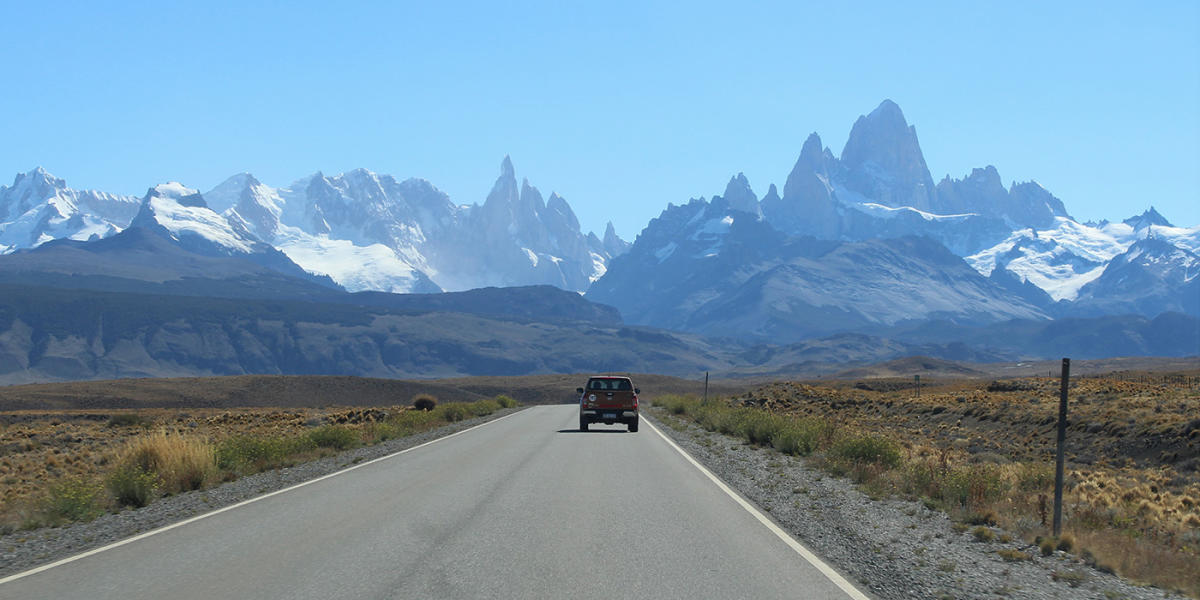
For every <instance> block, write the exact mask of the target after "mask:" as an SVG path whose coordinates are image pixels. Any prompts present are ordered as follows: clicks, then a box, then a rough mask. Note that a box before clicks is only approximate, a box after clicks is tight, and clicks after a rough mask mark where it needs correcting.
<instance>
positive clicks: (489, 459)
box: [0, 406, 848, 600]
mask: <svg viewBox="0 0 1200 600" xmlns="http://www.w3.org/2000/svg"><path fill="white" fill-rule="evenodd" d="M577 426H578V419H577V416H576V408H575V407H574V406H540V407H533V408H530V409H527V410H523V411H520V412H518V413H515V414H513V415H511V416H509V417H505V418H502V419H499V420H496V421H493V422H490V423H487V424H485V425H483V426H481V427H479V428H476V429H471V430H467V431H465V432H463V433H461V434H458V435H455V436H451V437H448V438H444V439H442V440H438V441H436V442H434V443H431V444H429V445H426V446H421V447H418V448H415V449H412V450H410V451H407V452H405V453H402V454H399V455H394V456H391V457H388V458H385V459H381V460H379V461H377V462H372V463H367V464H364V465H360V466H359V467H358V468H355V469H353V470H351V471H348V472H343V473H341V474H338V475H336V476H331V477H328V478H326V479H322V480H319V481H316V482H314V483H311V484H308V485H304V486H303V487H298V488H296V489H291V490H288V491H285V492H282V493H278V494H275V495H272V496H270V497H267V498H264V499H261V500H257V501H251V502H250V503H247V504H244V505H241V506H238V507H236V508H233V509H230V510H226V511H224V512H221V513H219V514H215V515H211V516H208V517H205V518H200V519H198V520H194V521H191V522H187V523H185V524H183V525H180V526H176V527H174V528H172V529H169V530H166V531H162V532H160V533H155V534H152V535H148V536H146V537H143V538H141V539H137V540H135V541H133V542H129V543H125V544H123V545H120V546H118V547H110V548H108V549H103V550H101V551H99V552H96V553H94V554H91V555H88V556H85V557H83V558H79V559H77V560H72V561H70V562H67V563H65V564H60V565H58V566H54V567H52V568H49V569H46V570H43V571H41V572H37V573H33V574H30V575H26V576H24V577H20V578H18V579H15V580H12V581H8V582H6V583H2V584H0V598H3V599H9V598H13V599H17V598H21V599H25V598H58V599H70V598H81V599H82V598H86V599H89V600H95V599H104V598H120V599H122V600H127V599H130V598H176V599H187V598H202V599H204V600H213V599H219V598H243V599H251V598H289V599H291V598H312V599H322V600H323V599H327V598H356V599H361V598H564V597H571V598H611V597H613V596H617V597H636V598H688V599H692V598H755V599H762V598H846V597H848V596H847V594H846V592H844V591H843V590H842V589H841V588H839V587H838V585H836V584H835V583H834V581H833V580H831V579H830V578H829V577H827V576H826V575H825V574H823V573H822V572H821V571H820V570H818V568H817V567H816V566H814V565H813V564H812V563H810V562H808V561H807V560H805V559H804V558H803V557H802V556H801V554H800V553H798V552H797V551H796V550H795V549H793V548H792V547H791V546H789V544H788V543H786V542H785V540H783V539H781V538H780V537H779V535H777V534H776V533H775V532H773V531H772V530H771V529H770V528H769V527H768V526H767V525H764V523H763V522H762V521H761V520H760V519H759V518H757V517H755V516H754V515H753V514H752V513H751V512H749V511H747V510H745V508H743V506H741V504H739V503H738V502H737V501H736V500H735V499H734V498H733V497H731V496H730V495H728V494H727V493H726V492H725V491H723V490H722V489H721V488H720V487H718V485H717V484H716V483H714V482H713V481H712V480H711V479H709V478H708V477H707V476H706V475H704V474H703V473H702V472H701V471H700V470H698V469H697V468H696V467H695V466H694V465H693V464H691V463H690V462H689V461H688V460H687V459H686V458H685V457H684V456H682V455H681V454H679V453H678V452H677V451H676V450H675V449H674V448H672V447H671V446H670V445H669V444H668V443H667V442H666V441H665V440H664V439H663V438H662V437H660V436H659V435H658V434H657V433H656V432H655V430H654V429H653V428H651V427H648V426H646V424H645V422H643V427H642V430H641V432H639V433H626V432H625V428H624V427H623V426H612V427H608V426H604V425H592V431H591V432H589V433H580V432H578V431H577V430H576V427H577Z"/></svg>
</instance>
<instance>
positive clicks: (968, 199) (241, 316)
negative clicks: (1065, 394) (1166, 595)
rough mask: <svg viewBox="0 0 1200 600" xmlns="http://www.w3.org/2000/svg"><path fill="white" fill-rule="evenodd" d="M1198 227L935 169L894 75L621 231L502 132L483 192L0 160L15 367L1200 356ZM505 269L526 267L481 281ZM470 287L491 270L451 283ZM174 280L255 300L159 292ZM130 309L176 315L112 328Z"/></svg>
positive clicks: (148, 370) (2, 364)
mask: <svg viewBox="0 0 1200 600" xmlns="http://www.w3.org/2000/svg"><path fill="white" fill-rule="evenodd" d="M781 175H782V174H781ZM1137 201H1138V200H1137V199H1131V203H1136V202H1137ZM1198 252H1200V226H1197V227H1190V228H1189V227H1177V226H1174V225H1173V224H1171V223H1170V222H1169V221H1168V220H1167V219H1166V218H1164V217H1163V216H1162V215H1160V214H1159V213H1158V212H1157V211H1155V210H1154V209H1153V208H1149V209H1148V210H1145V212H1143V213H1142V214H1139V215H1136V216H1133V217H1130V218H1128V219H1126V220H1124V221H1122V222H1119V223H1109V222H1101V223H1079V222H1077V221H1076V220H1074V219H1073V218H1071V217H1070V215H1069V213H1068V211H1067V207H1066V205H1065V204H1064V203H1063V202H1062V201H1061V200H1059V199H1058V198H1056V197H1055V196H1054V195H1053V194H1051V193H1050V192H1049V191H1048V190H1046V189H1044V188H1042V187H1041V186H1040V185H1038V184H1037V183H1035V182H1016V183H1013V184H1011V185H1010V186H1009V187H1007V188H1005V187H1004V186H1003V184H1002V182H1001V178H1000V174H999V172H998V171H997V169H996V168H994V167H992V166H985V167H981V168H978V169H974V170H973V171H972V172H971V173H970V174H968V175H966V176H965V177H963V178H962V179H953V178H951V177H945V178H943V179H942V180H941V181H940V182H938V183H936V184H935V183H934V180H933V178H932V177H931V175H930V172H929V169H928V167H927V165H926V163H925V159H924V157H923V155H922V153H921V149H920V144H919V142H918V139H917V134H916V129H915V128H914V127H913V126H910V125H909V124H908V123H907V122H906V120H905V119H904V115H903V113H902V111H901V110H900V108H899V107H898V106H897V105H896V104H894V103H892V102H891V101H884V102H883V103H882V104H880V105H879V107H878V108H876V109H875V110H874V111H872V112H871V113H870V114H868V115H865V116H862V117H860V118H859V119H858V120H857V121H856V122H855V123H854V125H853V128H852V129H851V133H850V136H849V138H848V140H847V142H846V146H845V147H844V148H843V149H842V151H841V153H840V154H839V155H838V156H835V155H834V153H833V152H832V151H831V150H830V149H829V148H826V147H824V146H823V145H822V143H821V139H820V137H819V136H818V135H817V134H816V133H814V134H812V135H811V136H810V137H809V138H808V139H807V140H806V141H805V143H804V144H803V147H802V148H801V149H800V154H799V158H798V160H797V161H796V164H795V166H794V168H793V169H792V170H791V172H790V173H788V174H787V176H786V179H785V180H784V184H783V190H782V193H780V191H779V188H778V187H777V186H776V185H775V184H770V185H769V186H768V190H767V192H766V194H764V195H763V196H762V198H761V199H760V198H759V196H758V195H757V194H756V193H755V191H754V188H753V187H752V185H751V182H750V181H748V180H747V179H746V177H745V176H743V175H742V174H740V173H739V174H737V175H734V176H733V177H731V178H730V181H729V184H728V185H727V186H726V189H725V190H724V192H723V193H722V194H721V195H717V196H713V197H712V198H711V199H704V198H700V199H693V200H691V201H690V202H688V203H687V204H684V205H681V206H676V205H674V204H669V203H668V204H667V208H666V209H665V210H664V211H663V212H662V214H661V215H660V216H659V217H657V218H655V219H653V220H651V222H650V223H649V224H647V226H646V228H645V229H644V230H643V231H642V232H641V233H640V234H639V235H638V237H637V239H636V240H635V242H634V243H632V244H630V243H628V242H625V241H624V240H621V239H620V238H619V237H617V236H616V235H615V233H614V232H613V229H612V226H611V224H610V225H609V227H608V229H607V231H606V232H605V234H604V235H603V237H601V236H598V235H596V234H594V233H587V234H584V233H583V232H582V231H581V228H580V224H579V221H578V219H577V218H576V217H575V214H574V212H573V211H572V209H571V207H570V205H569V204H568V202H567V201H566V200H565V199H564V198H563V197H561V196H559V195H558V194H556V193H551V194H550V195H549V197H544V196H543V195H542V194H541V192H540V191H539V190H538V189H537V188H536V187H534V186H532V185H531V184H530V183H529V182H528V181H521V182H520V183H518V180H517V177H516V170H515V168H514V167H513V164H512V161H511V160H509V159H508V157H505V158H504V160H503V161H502V163H501V165H500V174H499V177H498V178H497V180H496V183H495V184H494V186H493V188H492V190H491V192H490V193H489V194H488V196H487V198H486V199H484V201H483V203H482V204H456V203H455V202H453V201H452V200H451V199H450V198H449V197H448V196H447V195H446V194H444V193H443V192H441V191H439V190H438V189H437V188H436V187H435V186H434V185H433V184H432V183H430V182H428V181H425V180H422V179H416V178H412V179H407V180H403V181H399V180H397V179H395V178H394V177H392V176H389V175H380V174H376V173H372V172H370V171H366V170H363V169H358V170H355V171H351V172H348V173H343V174H339V175H335V176H328V175H325V174H322V173H316V174H313V175H311V176H308V177H305V178H302V179H300V180H297V181H295V182H293V183H292V184H290V185H288V186H287V187H279V188H274V187H270V186H268V185H266V184H263V183H262V182H260V181H258V180H257V179H256V178H255V177H254V176H253V175H250V174H247V173H242V174H237V175H234V176H232V177H230V178H229V179H227V180H226V181H224V182H223V183H221V184H220V185H218V186H216V187H215V188H213V189H212V190H209V191H207V192H204V193H200V192H199V191H198V190H194V189H190V188H187V187H186V186H184V185H182V184H179V183H167V184H160V185H156V186H154V187H152V188H150V189H149V190H148V192H147V193H146V195H145V196H144V197H142V198H135V197H126V196H117V195H112V194H107V193H103V192H96V191H77V190H73V189H71V188H69V187H67V185H66V182H65V181H63V180H61V179H58V178H56V177H54V176H52V175H50V174H49V173H47V172H46V171H44V170H43V169H41V168H37V169H35V170H33V171H30V172H28V173H23V174H19V175H17V177H16V178H15V180H14V182H13V184H12V185H11V186H6V187H0V285H8V286H18V287H9V288H6V289H7V290H8V291H9V292H10V293H11V294H15V295H13V296H12V297H11V298H9V299H7V301H6V302H5V303H0V381H9V382H13V381H31V380H42V379H54V378H89V377H102V376H114V377H115V376H135V375H163V374H188V373H242V372H246V373H252V372H267V373H276V372H280V373H293V372H296V373H300V372H306V373H307V372H336V373H362V374H371V375H376V376H405V377H413V376H417V377H419V376H423V375H428V376H434V375H448V374H474V373H489V374H496V373H501V372H509V371H511V372H513V373H517V372H547V371H554V370H559V369H577V370H578V369H582V370H589V368H588V367H587V365H586V364H585V363H586V361H584V362H583V363H581V362H579V361H577V360H575V359H574V358H572V359H571V360H567V359H565V358H561V357H560V358H557V359H554V360H550V359H548V358H546V357H544V356H543V357H539V356H534V355H536V354H539V353H543V354H544V353H547V352H552V353H561V352H566V353H572V352H574V353H576V354H580V353H581V351H580V350H578V348H579V347H581V346H590V345H591V344H592V342H591V341H589V340H590V339H592V338H589V336H588V335H586V334H584V333H583V332H586V331H590V332H592V334H591V335H592V336H593V337H594V338H595V339H602V340H605V342H604V343H608V344H615V345H619V346H621V350H620V351H619V352H617V351H616V350H612V351H608V350H606V351H604V352H600V353H599V354H597V352H599V351H597V350H593V351H590V354H589V353H582V354H583V355H585V356H592V357H593V358H595V359H597V360H601V362H603V363H605V364H606V365H609V368H614V369H628V370H659V371H661V372H664V373H674V374H683V373H688V372H692V371H694V370H704V369H713V370H718V369H724V370H730V371H739V370H740V371H746V372H751V371H752V372H783V371H786V370H787V369H798V368H801V366H806V368H815V367H813V365H816V364H818V363H821V362H822V361H825V362H856V361H864V360H884V359H888V358H894V357H896V356H901V355H904V354H912V353H925V354H931V355H934V356H940V357H943V358H951V359H969V360H1002V359H1012V358H1023V357H1038V356H1042V355H1043V354H1044V353H1047V352H1049V353H1052V354H1059V355H1061V354H1063V353H1064V352H1066V349H1068V348H1075V349H1076V350H1077V352H1076V354H1077V355H1078V356H1080V357H1083V356H1092V357H1099V356H1111V355H1114V354H1123V353H1124V354H1129V353H1132V354H1169V355H1175V356H1178V355H1189V354H1190V355H1195V354H1200V325H1198V323H1200V320H1198V317H1200V278H1197V275H1198V274H1200V257H1198V256H1197V253H1198ZM514 286H534V287H517V288H514V289H512V290H507V291H506V290H505V289H491V290H488V289H479V288H489V287H495V288H513V287H514ZM537 286H542V287H537ZM548 286H553V287H548ZM554 288H558V290H564V292H559V291H557V290H555V289H554ZM54 289H58V290H64V289H65V290H73V291H69V292H68V291H52V290H54ZM14 290H20V293H17V292H15V291H14ZM463 290H477V291H475V292H470V293H469V294H467V295H461V294H443V293H441V292H452V291H463ZM347 292H358V293H347ZM378 292H401V293H416V294H420V295H418V296H411V295H408V296H402V295H396V294H394V293H378ZM97 294H101V295H97ZM103 294H116V296H105V295H103ZM577 294H585V296H584V297H585V298H586V300H590V301H593V302H596V303H599V305H597V304H593V303H589V302H587V301H585V300H584V299H582V298H579V296H578V295H577ZM39 296H44V297H47V298H49V297H52V298H54V299H55V301H54V302H51V303H49V305H53V306H59V307H64V306H74V305H77V304H79V303H84V304H86V303H88V302H96V303H99V305H100V306H102V307H103V306H107V307H109V308H108V312H105V311H104V310H100V311H99V312H97V311H95V310H92V311H80V312H79V314H78V315H73V316H71V317H68V316H66V315H63V316H62V318H61V319H60V320H61V322H56V321H55V318H54V316H53V313H52V312H49V313H48V312H46V310H44V308H45V307H38V309H37V310H35V309H34V308H33V307H34V306H35V305H37V302H36V301H35V300H34V298H37V297H39ZM179 296H191V297H198V298H205V297H207V298H224V299H239V300H240V301H241V302H242V304H241V305H238V304H236V303H235V304H228V303H225V302H215V303H209V304H205V303H204V302H200V304H196V303H195V302H194V301H183V300H179V301H178V302H179V303H180V304H179V306H180V307H184V306H186V307H190V308H189V310H191V309H195V314H190V313H189V312H188V310H183V309H180V310H175V311H173V312H172V311H167V312H164V310H165V309H164V308H163V307H161V306H157V304H156V303H158V304H160V303H162V302H164V300H163V299H164V298H169V297H179ZM17 297H19V298H24V300H20V301H17V300H14V299H13V298H17ZM422 298H424V299H422ZM281 301H286V302H288V303H289V304H287V305H286V306H285V305H281V304H278V303H279V302H281ZM171 302H174V301H171ZM297 302H299V303H311V304H312V305H311V306H309V307H307V308H298V307H297V306H296V305H295V304H294V303H297ZM56 303H57V304H56ZM272 303H275V304H272ZM151 305H152V306H154V308H153V310H151V309H149V308H147V306H151ZM602 305H608V306H611V307H615V308H616V310H613V309H612V308H608V306H602ZM201 306H209V307H210V308H211V307H223V308H221V309H220V310H217V309H215V308H211V309H210V308H206V309H204V310H200V309H199V308H198V307H201ZM239 306H240V308H239ZM271 306H275V307H276V308H278V309H279V310H280V311H281V316H279V318H275V319H272V318H270V313H271V308H270V307H271ZM319 307H336V308H329V309H328V310H329V314H330V315H331V316H328V317H325V316H315V315H318V314H319V313H320V312H321V310H320V309H319ZM120 310H133V311H142V312H146V313H148V314H157V315H160V316H162V317H163V318H164V319H166V321H163V322H161V323H151V322H148V321H144V320H143V321H138V324H137V326H136V327H133V328H131V329H129V330H128V331H125V330H114V328H113V323H114V322H126V321H128V319H125V318H124V317H122V316H120V315H119V314H118V313H119V311H120ZM355 311H359V312H360V313H361V314H358V315H357V316H353V315H354V313H355ZM617 311H619V313H618V312H617ZM168 313H169V314H168ZM418 314H419V315H424V316H422V317H420V318H418V317H416V316H415V315H418ZM82 315H88V316H87V317H86V318H84V317H83V316H82ZM289 315H290V316H289ZM497 319H499V321H497ZM514 319H515V321H514ZM1067 322H1070V323H1073V324H1075V325H1078V326H1083V327H1085V328H1089V329H1090V330H1091V331H1093V332H1097V331H1104V332H1106V334H1105V336H1103V337H1096V336H1091V337H1088V336H1086V335H1082V334H1080V333H1079V332H1075V331H1067V330H1064V329H1062V328H1061V327H1058V325H1057V324H1058V323H1067ZM416 323H419V325H416ZM439 323H440V324H441V325H439ZM571 323H581V324H586V325H580V326H579V327H574V326H572V325H570V324H571ZM105 324H107V325H105ZM451 324H456V325H451ZM630 325H633V326H641V327H630ZM375 327H383V328H385V329H386V333H384V332H382V331H380V332H375V331H374V328H375ZM439 327H442V329H443V331H442V334H441V335H442V338H443V339H442V340H441V341H438V340H437V339H436V338H437V334H436V332H437V330H438V328H439ZM472 328H483V329H489V328H492V329H496V330H497V331H500V330H503V331H505V332H506V334H505V335H506V336H507V337H505V338H503V339H501V338H496V337H495V336H493V337H489V338H487V339H483V338H480V337H479V336H478V335H477V334H476V333H473V332H471V329H472ZM651 328H660V329H661V328H665V329H671V330H675V331H676V332H686V334H685V333H669V332H661V331H657V330H656V329H651ZM322 336H323V338H322ZM1001 338H1002V339H1001ZM319 339H325V340H326V343H328V344H330V345H331V348H330V349H328V350H329V351H330V352H333V353H334V354H335V355H339V356H342V358H336V359H335V358H331V356H330V355H328V354H327V353H325V352H324V351H323V350H322V351H318V350H317V347H318V346H320V342H318V341H317V340H319ZM718 340H720V341H718ZM480 344H483V346H479V345H480ZM418 345H420V346H424V347H422V348H418V347H416V346H418ZM118 348H120V350H119V351H118ZM220 348H225V350H220ZM430 348H435V349H434V350H431V349H430ZM487 348H490V350H486V349H487ZM572 348H574V350H572ZM113 352H117V354H112V353H113ZM606 352H607V353H606ZM613 352H616V353H615V354H614V353H613ZM214 353H215V354H214ZM339 353H340V354H339ZM347 357H358V358H357V359H351V358H347ZM489 357H491V358H489ZM576 358H578V357H576ZM323 360H330V361H332V362H330V363H329V365H327V366H324V367H323V366H322V365H323V364H324V363H322V361H323ZM355 360H361V361H362V367H361V368H359V369H358V370H357V371H356V370H355V367H353V365H354V364H355V362H354V361H355ZM580 360H583V359H580ZM332 365H337V366H336V367H335V366H332ZM368 365H372V366H369V367H368ZM505 369H508V370H509V371H505Z"/></svg>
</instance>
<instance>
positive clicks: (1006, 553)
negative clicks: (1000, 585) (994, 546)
mask: <svg viewBox="0 0 1200 600" xmlns="http://www.w3.org/2000/svg"><path fill="white" fill-rule="evenodd" d="M996 554H999V555H1000V558H1003V559H1004V562H1021V561H1025V560H1033V556H1032V555H1030V554H1026V553H1024V552H1021V551H1020V550H1014V549H1012V548H1005V549H1003V550H997V551H996Z"/></svg>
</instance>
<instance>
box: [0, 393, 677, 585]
mask: <svg viewBox="0 0 1200 600" xmlns="http://www.w3.org/2000/svg"><path fill="white" fill-rule="evenodd" d="M530 408H532V407H530ZM523 410H524V409H523ZM520 412H522V411H517V412H514V413H511V414H507V415H504V416H503V417H500V418H498V419H492V420H491V421H488V422H486V423H480V424H478V425H475V426H474V427H469V428H467V429H464V430H462V431H456V432H454V433H451V434H450V435H446V436H442V437H439V438H435V439H432V440H429V441H428V442H425V443H423V444H419V445H416V446H413V447H412V448H405V449H404V450H400V451H399V452H393V453H391V454H388V455H385V456H380V457H379V458H375V459H372V460H369V461H367V462H364V463H359V464H357V465H354V466H352V467H347V468H345V469H342V470H340V471H334V472H333V473H328V474H326V475H322V476H320V477H317V478H316V479H309V480H308V481H303V482H301V483H297V484H296V485H293V486H290V487H286V488H283V489H281V490H275V491H274V492H270V493H266V494H263V495H261V496H255V497H253V498H251V499H249V500H243V501H241V502H238V503H237V504H230V505H229V506H226V507H223V508H218V509H217V510H214V511H212V512H207V513H204V514H202V515H197V516H194V517H191V518H188V519H185V520H183V521H179V522H178V523H172V524H170V525H165V526H163V527H159V528H158V529H153V530H150V531H147V532H146V533H142V534H139V535H135V536H133V537H130V538H125V539H123V540H120V541H117V542H113V543H111V544H109V545H107V546H101V547H99V548H94V549H92V550H88V551H87V552H83V553H80V554H76V555H75V556H68V557H67V558H64V559H62V560H59V561H56V562H52V563H50V564H46V565H42V566H40V567H35V568H32V569H30V570H28V571H22V572H20V573H17V574H15V575H9V576H8V577H5V578H3V579H0V585H4V584H5V583H8V582H10V581H16V580H18V579H21V578H23V577H28V576H30V575H36V574H38V573H41V572H42V571H48V570H50V569H53V568H54V567H59V566H62V565H65V564H67V563H71V562H75V561H77V560H79V559H82V558H87V557H89V556H92V555H93V554H99V553H101V552H104V551H106V550H112V549H113V548H119V547H121V546H124V545H125V544H132V543H133V542H136V541H138V540H142V539H146V538H148V537H150V536H152V535H158V534H160V533H163V532H165V531H170V530H172V529H175V528H176V527H183V526H184V525H187V524H189V523H195V522H196V521H199V520H201V519H207V518H209V517H211V516H214V515H219V514H221V513H223V512H226V511H230V510H233V509H235V508H239V507H242V506H245V505H247V504H252V503H254V502H258V501H259V500H266V499H267V498H270V497H272V496H278V495H279V494H283V493H287V492H290V491H292V490H295V489H299V488H302V487H304V486H306V485H311V484H314V483H316V482H318V481H324V480H326V479H330V478H332V477H337V476H338V475H344V474H346V473H349V472H350V471H353V470H355V469H360V468H362V467H365V466H367V465H370V464H373V463H377V462H380V461H384V460H387V459H389V458H395V457H397V456H400V455H401V454H405V453H407V452H412V451H413V450H417V449H419V448H424V447H425V446H428V445H430V444H435V443H437V442H440V441H442V440H448V439H450V438H452V437H454V436H456V435H462V434H464V433H466V432H468V431H474V430H476V429H479V428H480V427H483V426H485V425H491V424H492V423H499V422H500V421H503V420H504V419H507V418H509V417H511V416H513V415H516V414H518V413H520ZM660 435H661V434H660Z"/></svg>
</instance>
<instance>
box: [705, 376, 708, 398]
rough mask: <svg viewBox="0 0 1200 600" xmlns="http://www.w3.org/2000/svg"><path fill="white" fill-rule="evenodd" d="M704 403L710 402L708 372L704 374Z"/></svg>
mask: <svg viewBox="0 0 1200 600" xmlns="http://www.w3.org/2000/svg"><path fill="white" fill-rule="evenodd" d="M704 401H705V402H708V371H705V372H704Z"/></svg>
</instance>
